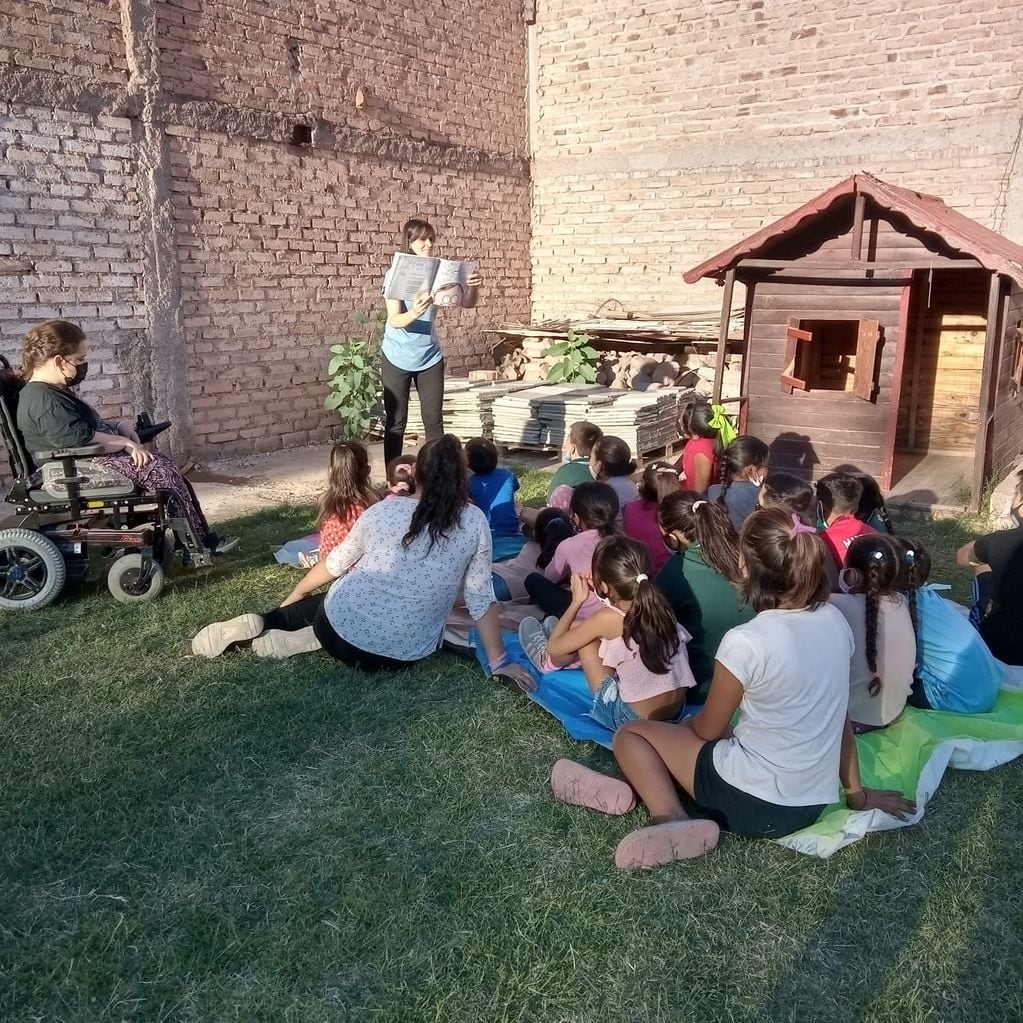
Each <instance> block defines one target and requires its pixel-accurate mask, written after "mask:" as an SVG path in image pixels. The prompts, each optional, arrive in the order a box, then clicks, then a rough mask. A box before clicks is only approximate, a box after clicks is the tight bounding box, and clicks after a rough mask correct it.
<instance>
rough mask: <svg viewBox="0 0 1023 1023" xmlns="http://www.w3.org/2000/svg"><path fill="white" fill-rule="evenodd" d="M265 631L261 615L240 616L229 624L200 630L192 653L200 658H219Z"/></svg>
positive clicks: (193, 641)
mask: <svg viewBox="0 0 1023 1023" xmlns="http://www.w3.org/2000/svg"><path fill="white" fill-rule="evenodd" d="M262 631H263V619H262V618H261V617H260V616H259V615H254V614H244V615H238V617H237V618H232V619H231V620H230V621H227V622H214V623H213V624H212V625H207V626H206V628H205V629H200V630H199V631H198V632H197V633H196V635H195V638H194V639H193V640H192V653H193V654H196V655H198V656H199V657H219V656H220V655H221V654H222V653H223V652H224V651H225V650H226V649H227V648H228V647H230V646H234V644H235V643H247V642H248V641H249V640H250V639H255V638H256V637H257V636H258V635H259V634H260V633H261V632H262Z"/></svg>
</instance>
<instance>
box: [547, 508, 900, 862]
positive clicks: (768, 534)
mask: <svg viewBox="0 0 1023 1023" xmlns="http://www.w3.org/2000/svg"><path fill="white" fill-rule="evenodd" d="M739 549H740V552H741V565H742V568H741V572H742V576H743V580H742V590H743V593H744V595H745V597H746V599H747V600H748V601H749V603H750V604H752V606H753V608H754V609H755V610H756V612H757V615H756V617H755V618H754V619H753V620H752V621H750V622H747V623H746V624H745V625H740V626H738V627H737V628H735V629H732V630H731V632H729V633H728V634H727V635H726V636H725V638H724V640H723V642H722V643H721V646H720V648H719V649H718V652H717V663H716V666H715V670H714V680H713V682H712V683H711V687H710V694H709V696H708V697H707V702H706V704H705V705H704V707H703V709H702V710H701V711H700V712H699V713H698V714H696V715H694V716H693V717H690V718H687V719H686V720H685V721H684V722H683V723H681V724H675V723H672V722H667V721H632V722H629V723H627V724H625V725H623V726H622V727H621V728H620V729H619V730H618V731H617V732H616V733H615V737H614V754H615V759H616V760H617V761H618V766H619V767H620V768H621V770H622V773H623V774H624V776H625V778H624V780H620V779H617V778H611V777H608V776H607V775H602V774H598V773H597V772H596V771H592V770H590V769H589V768H586V767H583V766H582V765H580V764H574V763H572V762H571V761H566V760H561V761H558V763H556V764H555V765H554V770H553V771H552V772H551V788H552V789H553V790H554V794H555V796H556V797H557V798H558V799H561V800H562V801H564V802H567V803H574V804H576V805H580V806H587V807H590V808H592V809H595V810H601V811H603V812H604V813H616V814H621V813H627V812H629V811H630V810H631V809H632V808H633V807H634V806H635V805H636V803H637V802H642V803H644V804H645V805H646V809H647V811H648V813H649V815H650V824H649V826H647V827H641V828H638V829H637V830H635V831H633V832H632V833H631V834H629V835H626V837H625V838H624V839H622V841H621V842H620V843H619V845H618V849H617V850H616V852H615V863H616V864H617V865H618V866H619V867H622V868H626V869H630V868H631V869H636V868H639V869H649V868H651V867H655V866H658V865H659V864H662V863H669V862H671V861H673V860H680V859H690V858H693V857H696V856H701V855H703V854H705V853H706V852H708V851H709V850H711V849H713V848H714V846H715V845H717V842H718V838H719V835H720V831H721V830H722V829H724V830H728V831H732V832H734V833H735V834H738V835H743V836H745V837H747V838H773V839H777V838H784V837H785V836H786V835H791V834H792V833H793V832H795V831H799V830H801V829H802V828H807V827H809V826H810V825H812V824H813V823H814V822H815V821H816V820H817V819H818V817H819V816H820V815H821V813H823V812H824V810H826V809H827V807H828V806H830V805H831V804H833V803H835V802H837V801H838V799H839V796H840V791H841V789H844V795H845V801H846V803H847V805H848V806H849V807H850V808H851V809H854V810H869V809H876V810H880V811H883V812H886V813H890V814H892V815H893V816H896V817H900V818H905V817H906V816H907V815H909V814H911V813H915V811H916V807H915V805H914V804H913V802H912V801H911V800H908V799H906V798H904V796H903V795H902V794H901V793H899V792H893V791H877V790H871V789H866V788H864V787H863V785H862V784H861V781H860V771H859V760H858V759H857V756H856V743H855V739H854V738H853V734H852V730H851V729H850V727H849V722H848V718H847V717H846V711H847V708H848V704H849V662H850V658H851V657H852V655H853V636H852V632H851V630H850V629H849V626H848V625H847V624H846V621H845V618H844V617H843V616H842V613H841V612H840V611H839V610H838V609H837V608H835V607H833V606H832V605H830V604H829V603H828V599H827V598H828V582H827V576H826V575H825V572H824V561H825V558H827V557H828V553H827V549H826V548H825V546H824V542H823V541H822V540H821V538H820V537H819V536H818V535H817V531H816V530H815V529H814V528H813V526H810V525H807V524H806V523H805V522H803V521H802V519H800V518H799V516H798V515H793V514H792V513H790V512H785V511H782V510H781V509H777V508H772V509H761V510H760V511H756V512H754V513H753V514H752V515H751V516H750V517H749V518H748V519H747V520H746V523H745V525H744V526H743V529H742V535H741V537H740V542H739ZM736 712H738V714H737V713H736ZM733 721H735V724H734V726H733V725H732V722H733ZM840 787H841V788H840ZM680 790H681V791H682V792H683V793H684V795H683V796H680ZM685 797H688V799H687V800H686V801H685V803H684V802H683V800H684V799H685ZM694 811H695V812H694ZM691 813H692V815H691Z"/></svg>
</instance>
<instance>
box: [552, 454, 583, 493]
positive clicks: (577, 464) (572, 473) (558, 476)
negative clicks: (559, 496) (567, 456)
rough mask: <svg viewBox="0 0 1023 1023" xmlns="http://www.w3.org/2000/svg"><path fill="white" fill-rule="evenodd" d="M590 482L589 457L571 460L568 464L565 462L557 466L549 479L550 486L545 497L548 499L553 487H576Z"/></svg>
mask: <svg viewBox="0 0 1023 1023" xmlns="http://www.w3.org/2000/svg"><path fill="white" fill-rule="evenodd" d="M592 482H593V473H592V472H590V458H589V455H587V456H586V457H585V458H573V459H572V460H571V461H570V462H565V464H564V465H562V466H559V468H558V471H557V472H556V473H555V474H554V476H553V478H552V479H551V485H550V489H548V491H547V496H548V497H550V496H551V494H553V493H554V488H555V487H560V486H566V487H577V486H579V484H580V483H592Z"/></svg>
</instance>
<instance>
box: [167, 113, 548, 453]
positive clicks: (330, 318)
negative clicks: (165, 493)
mask: <svg viewBox="0 0 1023 1023" xmlns="http://www.w3.org/2000/svg"><path fill="white" fill-rule="evenodd" d="M171 131H172V132H173V133H174V137H173V149H172V160H173V175H174V193H173V195H174V207H175V218H176V221H177V227H178V251H179V255H180V259H181V273H182V283H183V289H182V290H183V298H184V306H185V328H186V335H187V340H188V352H189V379H190V385H191V390H192V406H193V414H194V423H195V427H194V428H195V437H196V442H197V445H199V446H200V447H205V446H212V445H218V446H221V447H222V448H223V449H224V450H228V449H230V450H234V449H251V448H252V447H253V446H255V447H257V448H266V447H271V446H274V445H276V444H278V443H279V441H280V440H281V439H283V441H284V442H285V443H301V442H306V441H309V440H315V439H318V438H322V437H324V436H325V435H326V433H327V429H328V427H329V426H330V425H331V424H332V423H333V421H334V420H333V417H332V416H331V415H330V414H329V413H326V412H324V410H323V408H322V402H323V397H324V395H325V393H326V392H325V387H326V384H325V378H326V364H327V349H328V346H329V345H330V344H332V343H334V342H336V341H339V340H342V339H343V338H344V336H345V334H346V332H348V331H356V330H359V328H358V327H357V325H356V324H355V322H354V319H353V314H354V313H356V312H374V311H376V310H382V309H383V301H382V299H381V297H380V285H381V281H382V278H383V273H384V271H385V269H386V267H387V265H388V263H389V262H390V254H391V253H392V252H393V250H394V248H395V245H396V235H397V231H398V228H399V227H400V225H401V223H402V222H403V221H404V220H405V219H406V218H407V217H408V216H409V215H410V214H411V213H414V212H416V211H417V210H423V211H424V212H428V213H429V216H430V218H431V220H432V222H433V223H434V225H435V226H436V227H437V229H438V232H439V233H438V244H437V250H435V251H438V252H440V253H444V252H452V253H463V254H466V255H473V256H478V257H479V258H480V260H481V265H482V267H483V269H484V272H485V273H486V274H487V277H488V285H487V289H486V293H485V301H484V304H483V306H482V307H481V308H479V309H474V310H462V311H458V312H454V311H452V312H451V313H448V312H442V313H441V314H440V315H439V320H438V323H439V330H440V335H441V340H442V343H443V344H444V348H445V352H446V355H447V359H448V365H449V367H450V368H451V370H452V371H454V372H456V373H457V372H464V370H466V369H467V368H469V367H471V366H473V365H478V364H479V362H480V361H481V356H480V341H479V331H480V329H481V328H482V327H485V326H487V325H489V324H491V323H493V322H495V321H496V320H499V319H507V318H512V317H516V318H523V317H526V316H528V303H527V298H526V296H527V294H528V274H529V253H528V232H529V224H528V219H527V217H526V215H525V213H524V212H523V211H525V210H526V209H528V201H529V195H528V183H527V182H526V181H517V182H516V181H501V180H499V179H497V178H495V177H494V176H492V175H485V174H475V173H467V172H461V171H440V170H438V169H436V168H417V167H415V166H408V167H401V166H397V165H395V164H393V163H389V162H384V161H380V160H370V159H367V158H358V159H356V158H348V159H338V158H336V157H335V156H333V155H331V154H322V153H317V152H315V151H309V152H304V151H301V150H298V149H295V148H294V147H281V146H276V147H269V146H267V147H253V146H250V145H246V144H244V143H239V142H238V141H236V140H232V139H230V138H228V137H226V136H220V135H210V134H202V135H201V136H198V137H196V136H195V135H193V134H192V133H191V132H190V131H186V130H185V129H178V128H172V129H171ZM179 132H183V134H179ZM413 196H417V197H418V202H416V203H415V204H414V205H413V204H412V201H411V197H413ZM268 423H270V424H280V425H279V426H275V427H274V430H273V431H272V432H270V433H268V429H267V424H268Z"/></svg>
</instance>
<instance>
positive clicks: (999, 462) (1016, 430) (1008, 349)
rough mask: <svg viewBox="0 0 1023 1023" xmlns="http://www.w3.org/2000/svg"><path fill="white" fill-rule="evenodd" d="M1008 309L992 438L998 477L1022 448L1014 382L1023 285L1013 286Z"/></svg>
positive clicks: (1022, 414) (1021, 398)
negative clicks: (1013, 375) (1016, 340)
mask: <svg viewBox="0 0 1023 1023" xmlns="http://www.w3.org/2000/svg"><path fill="white" fill-rule="evenodd" d="M1005 310H1006V312H1005V316H1004V322H1003V324H1002V345H1001V352H1000V354H999V360H998V362H999V365H998V383H997V390H996V393H995V414H994V429H993V433H992V441H991V472H992V474H993V475H995V476H996V477H999V478H1000V477H1001V476H1003V475H1004V474H1005V473H1006V472H1008V471H1009V469H1010V468H1012V465H1013V464H1014V462H1015V461H1016V459H1017V457H1018V456H1019V454H1020V451H1021V450H1023V392H1020V393H1019V394H1017V393H1016V392H1015V389H1014V388H1013V386H1012V381H1011V376H1012V370H1013V359H1014V358H1015V354H1016V343H1015V338H1016V325H1017V324H1018V323H1019V322H1020V320H1023V288H1021V287H1020V286H1019V285H1018V284H1015V283H1014V284H1013V285H1012V288H1011V290H1010V292H1009V295H1008V298H1007V301H1006V304H1005Z"/></svg>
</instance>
